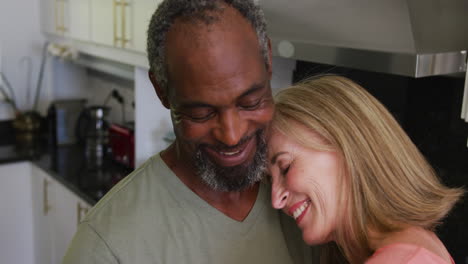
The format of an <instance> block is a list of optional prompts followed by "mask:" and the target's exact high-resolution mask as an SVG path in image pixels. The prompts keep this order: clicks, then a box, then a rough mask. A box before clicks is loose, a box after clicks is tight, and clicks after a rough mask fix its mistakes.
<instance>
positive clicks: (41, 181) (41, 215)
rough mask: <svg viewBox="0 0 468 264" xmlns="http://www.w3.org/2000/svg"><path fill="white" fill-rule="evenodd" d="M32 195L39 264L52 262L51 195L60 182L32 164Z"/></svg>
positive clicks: (36, 253)
mask: <svg viewBox="0 0 468 264" xmlns="http://www.w3.org/2000/svg"><path fill="white" fill-rule="evenodd" d="M31 179H32V197H33V208H32V209H33V215H34V245H35V259H36V263H37V264H49V263H52V256H53V255H54V244H53V242H52V228H53V226H52V224H51V223H52V222H53V221H52V220H53V215H52V214H51V213H50V212H51V209H52V207H51V198H52V197H51V196H53V195H51V194H52V191H53V190H54V189H55V188H54V187H55V186H56V185H57V184H58V183H57V182H56V181H55V180H53V179H52V178H51V177H50V176H49V175H48V174H47V173H46V172H44V171H43V170H41V169H39V168H37V167H35V166H34V165H33V166H32V177H31Z"/></svg>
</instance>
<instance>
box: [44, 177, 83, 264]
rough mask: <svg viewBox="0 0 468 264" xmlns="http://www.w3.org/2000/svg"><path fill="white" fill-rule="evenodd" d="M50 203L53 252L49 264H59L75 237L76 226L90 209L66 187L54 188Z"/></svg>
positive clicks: (57, 186)
mask: <svg viewBox="0 0 468 264" xmlns="http://www.w3.org/2000/svg"><path fill="white" fill-rule="evenodd" d="M54 187H56V188H54V189H53V190H52V191H53V196H54V197H53V198H52V202H51V207H52V208H51V214H52V215H53V219H52V222H51V223H52V225H53V227H52V238H53V245H54V252H53V257H52V262H51V263H57V264H59V263H61V262H62V259H63V257H64V255H65V253H66V251H67V249H68V246H69V244H70V242H71V240H72V238H73V236H74V235H75V232H76V230H77V227H78V224H79V223H80V222H81V220H82V219H84V216H85V214H86V212H87V211H88V210H89V208H90V207H91V206H90V205H89V204H87V203H85V202H84V201H82V200H81V199H80V198H78V197H77V196H76V195H75V194H74V193H72V192H71V191H70V190H68V189H67V188H66V187H64V186H62V185H61V184H58V185H56V186H54Z"/></svg>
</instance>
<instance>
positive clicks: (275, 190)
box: [271, 184, 289, 209]
mask: <svg viewBox="0 0 468 264" xmlns="http://www.w3.org/2000/svg"><path fill="white" fill-rule="evenodd" d="M288 196H289V192H288V191H287V190H286V189H285V188H283V187H282V186H280V185H278V184H273V186H272V190H271V205H272V206H273V208H276V209H282V208H283V207H284V206H285V205H286V202H287V200H288Z"/></svg>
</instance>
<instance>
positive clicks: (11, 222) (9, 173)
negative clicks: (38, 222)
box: [0, 162, 36, 264]
mask: <svg viewBox="0 0 468 264" xmlns="http://www.w3.org/2000/svg"><path fill="white" fill-rule="evenodd" d="M0 181H1V183H0V263H2V264H16V263H35V262H34V259H35V258H34V251H35V245H36V244H34V242H33V236H34V233H33V230H34V217H33V212H32V210H31V208H32V200H33V198H32V195H31V187H32V183H31V164H30V163H29V162H18V163H11V164H5V165H0Z"/></svg>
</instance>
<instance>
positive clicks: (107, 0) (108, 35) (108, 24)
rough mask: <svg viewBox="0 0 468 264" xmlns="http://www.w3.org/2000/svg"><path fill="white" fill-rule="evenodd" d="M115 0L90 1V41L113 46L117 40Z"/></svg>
mask: <svg viewBox="0 0 468 264" xmlns="http://www.w3.org/2000/svg"><path fill="white" fill-rule="evenodd" d="M116 12H117V7H116V6H115V0H91V27H92V30H91V41H92V42H95V43H98V44H103V45H109V46H114V45H115V42H116V40H117V37H116V33H117V32H116V31H117V30H116V27H117V24H116V23H115V18H114V14H116Z"/></svg>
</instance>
